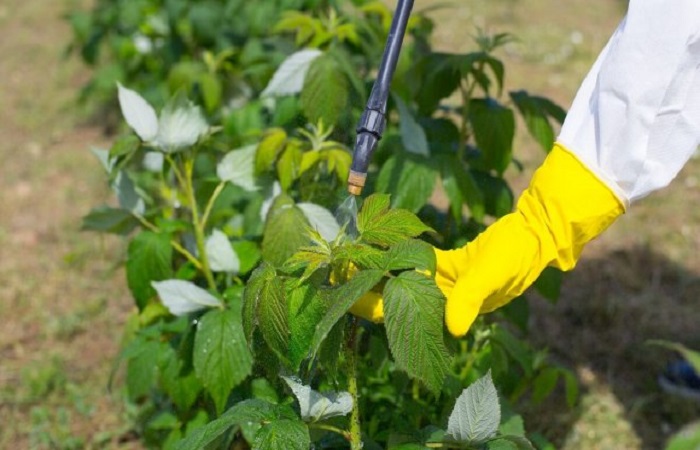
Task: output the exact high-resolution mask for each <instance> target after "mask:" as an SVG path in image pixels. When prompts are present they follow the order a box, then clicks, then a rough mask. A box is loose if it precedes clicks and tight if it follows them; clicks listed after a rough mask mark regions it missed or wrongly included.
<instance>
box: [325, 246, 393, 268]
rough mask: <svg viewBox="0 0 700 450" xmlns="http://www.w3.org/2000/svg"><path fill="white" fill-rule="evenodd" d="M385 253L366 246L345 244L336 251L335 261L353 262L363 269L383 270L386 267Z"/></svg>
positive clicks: (334, 254)
mask: <svg viewBox="0 0 700 450" xmlns="http://www.w3.org/2000/svg"><path fill="white" fill-rule="evenodd" d="M384 254H385V253H384V252H383V251H381V250H379V249H377V248H375V247H372V246H370V245H366V244H358V243H352V244H345V245H343V246H341V247H338V248H337V249H334V253H333V260H334V261H343V260H345V261H351V262H353V263H354V264H355V265H356V266H358V267H360V268H362V269H381V268H383V267H385V256H384Z"/></svg>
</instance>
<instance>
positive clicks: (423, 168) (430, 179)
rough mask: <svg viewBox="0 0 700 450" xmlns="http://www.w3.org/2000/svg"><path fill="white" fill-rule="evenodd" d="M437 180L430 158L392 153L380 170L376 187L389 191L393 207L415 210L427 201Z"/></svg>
mask: <svg viewBox="0 0 700 450" xmlns="http://www.w3.org/2000/svg"><path fill="white" fill-rule="evenodd" d="M436 181H437V172H436V170H435V169H434V168H433V167H432V166H431V164H430V160H428V159H425V158H409V157H406V155H400V156H392V157H391V158H389V159H388V160H387V161H386V162H385V163H384V164H383V165H382V168H381V169H380V171H379V175H378V177H377V186H376V189H377V191H378V192H385V193H388V194H391V200H392V202H391V203H392V206H393V207H395V208H404V209H407V210H409V211H412V212H418V211H419V210H420V209H421V208H422V207H423V206H425V205H426V204H427V203H428V201H429V199H430V196H431V195H432V194H433V190H434V189H435V183H436Z"/></svg>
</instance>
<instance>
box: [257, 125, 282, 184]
mask: <svg viewBox="0 0 700 450" xmlns="http://www.w3.org/2000/svg"><path fill="white" fill-rule="evenodd" d="M286 143H287V133H286V132H285V131H284V130H283V129H282V128H273V129H271V130H268V131H267V132H266V133H265V136H264V137H263V139H262V140H261V141H260V143H259V144H258V147H257V150H256V151H255V173H262V172H265V171H266V170H269V169H271V168H272V166H273V164H274V163H275V161H276V160H277V157H278V156H279V154H280V153H281V152H282V150H284V147H285V145H286Z"/></svg>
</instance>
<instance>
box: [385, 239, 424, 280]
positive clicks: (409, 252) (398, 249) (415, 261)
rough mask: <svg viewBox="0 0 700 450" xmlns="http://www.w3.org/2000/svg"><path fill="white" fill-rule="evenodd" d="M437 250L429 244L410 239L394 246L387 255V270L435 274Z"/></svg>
mask: <svg viewBox="0 0 700 450" xmlns="http://www.w3.org/2000/svg"><path fill="white" fill-rule="evenodd" d="M436 264H437V263H436V260H435V250H433V246H432V245H430V244H428V243H427V242H423V241H419V240H417V239H409V240H407V241H403V242H399V243H398V244H396V245H394V246H392V247H391V248H390V249H389V251H388V252H387V253H386V259H385V268H386V269H387V270H401V269H416V270H420V271H423V270H427V271H429V272H430V273H435V270H436Z"/></svg>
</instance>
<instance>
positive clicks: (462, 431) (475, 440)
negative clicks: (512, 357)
mask: <svg viewBox="0 0 700 450" xmlns="http://www.w3.org/2000/svg"><path fill="white" fill-rule="evenodd" d="M500 422H501V407H500V403H499V401H498V393H497V392H496V387H495V386H494V384H493V380H492V379H491V372H490V371H489V372H488V373H487V374H486V375H484V376H483V377H482V378H480V379H478V380H477V381H476V382H474V383H473V384H472V385H471V386H469V387H468V388H467V389H465V390H464V391H462V394H461V395H460V396H459V397H458V398H457V401H456V403H455V407H454V409H453V410H452V413H451V414H450V418H449V421H448V422H447V434H448V436H449V437H451V438H452V439H454V440H455V441H457V442H461V443H465V444H480V443H483V442H485V441H487V440H488V439H490V438H492V437H493V436H494V435H495V434H496V432H497V431H498V424H499V423H500Z"/></svg>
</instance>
